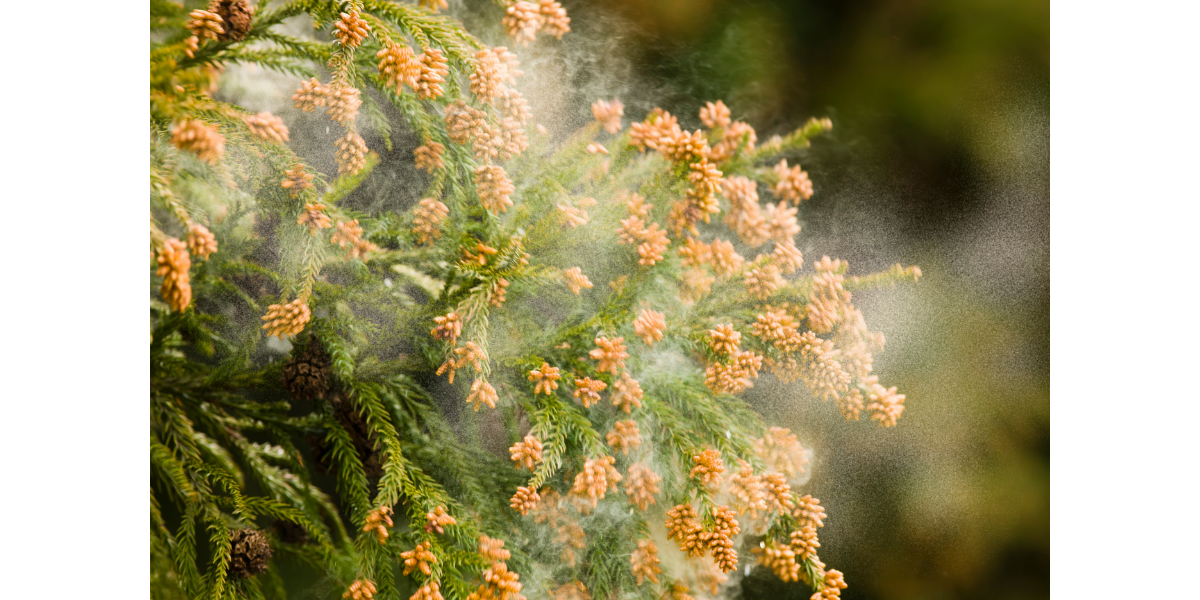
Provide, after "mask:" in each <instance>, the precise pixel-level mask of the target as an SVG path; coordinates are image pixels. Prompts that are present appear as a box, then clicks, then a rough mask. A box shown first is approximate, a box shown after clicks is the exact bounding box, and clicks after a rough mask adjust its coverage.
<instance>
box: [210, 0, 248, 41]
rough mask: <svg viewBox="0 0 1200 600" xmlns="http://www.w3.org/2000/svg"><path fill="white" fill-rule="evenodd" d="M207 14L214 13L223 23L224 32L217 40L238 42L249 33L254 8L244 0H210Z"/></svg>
mask: <svg viewBox="0 0 1200 600" xmlns="http://www.w3.org/2000/svg"><path fill="white" fill-rule="evenodd" d="M208 12H210V13H216V14H217V15H218V16H220V17H221V20H222V21H224V27H223V29H224V30H225V31H224V33H222V34H220V35H219V36H218V37H217V39H219V40H221V41H223V42H225V41H234V42H240V41H242V40H244V39H246V34H247V33H250V21H252V20H253V19H254V7H253V6H250V5H249V4H248V3H247V2H246V0H211V1H210V2H209V3H208Z"/></svg>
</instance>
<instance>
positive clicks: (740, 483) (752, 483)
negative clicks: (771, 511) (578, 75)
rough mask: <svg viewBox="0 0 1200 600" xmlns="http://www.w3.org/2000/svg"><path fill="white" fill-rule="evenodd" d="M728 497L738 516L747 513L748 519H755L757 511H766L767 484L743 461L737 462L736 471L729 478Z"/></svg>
mask: <svg viewBox="0 0 1200 600" xmlns="http://www.w3.org/2000/svg"><path fill="white" fill-rule="evenodd" d="M729 495H731V496H733V505H734V506H735V507H736V508H737V511H738V514H739V515H744V514H746V513H747V512H748V513H750V518H752V519H757V518H758V512H759V511H763V512H766V511H767V508H768V505H767V484H766V482H765V481H764V480H763V478H762V476H760V475H755V474H754V468H753V467H751V466H750V463H748V462H746V461H744V460H739V461H738V470H737V471H736V472H734V474H733V475H732V476H731V477H730V478H729Z"/></svg>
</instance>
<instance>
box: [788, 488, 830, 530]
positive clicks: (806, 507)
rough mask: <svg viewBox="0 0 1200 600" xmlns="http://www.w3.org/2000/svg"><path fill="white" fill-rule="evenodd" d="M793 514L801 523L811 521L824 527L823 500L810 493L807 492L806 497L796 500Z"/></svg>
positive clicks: (814, 524) (816, 525)
mask: <svg viewBox="0 0 1200 600" xmlns="http://www.w3.org/2000/svg"><path fill="white" fill-rule="evenodd" d="M792 516H794V517H796V519H797V520H798V521H799V522H800V523H801V526H803V525H804V524H809V523H811V524H812V525H813V526H814V527H824V526H825V519H826V518H827V515H826V514H825V509H824V508H823V507H822V506H821V501H820V500H817V499H816V498H813V497H812V496H811V495H810V494H805V495H804V497H802V498H800V499H798V500H796V508H795V509H794V510H793V511H792Z"/></svg>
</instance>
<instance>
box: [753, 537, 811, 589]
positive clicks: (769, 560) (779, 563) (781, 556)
mask: <svg viewBox="0 0 1200 600" xmlns="http://www.w3.org/2000/svg"><path fill="white" fill-rule="evenodd" d="M750 552H751V553H752V554H754V555H755V556H756V557H757V558H758V564H760V565H763V566H764V567H767V568H768V569H770V570H771V572H772V573H774V574H775V576H776V577H778V578H779V579H780V581H784V582H789V581H800V563H798V562H796V551H795V550H793V549H792V548H791V546H788V545H779V544H777V543H775V541H774V540H771V541H769V542H767V543H766V544H765V545H763V547H761V548H752V549H751V550H750Z"/></svg>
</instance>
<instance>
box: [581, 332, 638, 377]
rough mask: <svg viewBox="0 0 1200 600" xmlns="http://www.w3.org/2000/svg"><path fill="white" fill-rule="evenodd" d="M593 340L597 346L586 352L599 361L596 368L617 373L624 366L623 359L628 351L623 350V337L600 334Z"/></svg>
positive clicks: (627, 354)
mask: <svg viewBox="0 0 1200 600" xmlns="http://www.w3.org/2000/svg"><path fill="white" fill-rule="evenodd" d="M593 341H595V343H596V346H597V347H596V348H594V349H592V350H591V351H590V352H588V356H590V357H591V358H592V360H594V361H597V362H599V363H600V364H598V365H596V370H597V371H600V372H602V373H603V372H607V373H612V374H613V375H619V374H620V373H621V370H622V369H624V368H625V359H626V358H629V353H628V352H626V351H625V338H623V337H616V338H611V339H609V338H607V337H604V336H600V337H598V338H596V339H595V340H593Z"/></svg>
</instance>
